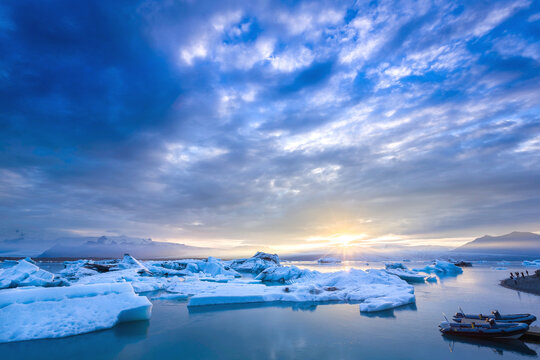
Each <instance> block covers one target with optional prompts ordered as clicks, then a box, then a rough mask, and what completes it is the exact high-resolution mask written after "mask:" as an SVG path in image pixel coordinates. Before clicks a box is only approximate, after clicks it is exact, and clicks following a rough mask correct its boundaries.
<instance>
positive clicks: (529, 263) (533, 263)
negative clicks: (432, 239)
mask: <svg viewBox="0 0 540 360" xmlns="http://www.w3.org/2000/svg"><path fill="white" fill-rule="evenodd" d="M522 264H523V266H536V267H540V260H533V261H527V260H525V261H523V263H522Z"/></svg>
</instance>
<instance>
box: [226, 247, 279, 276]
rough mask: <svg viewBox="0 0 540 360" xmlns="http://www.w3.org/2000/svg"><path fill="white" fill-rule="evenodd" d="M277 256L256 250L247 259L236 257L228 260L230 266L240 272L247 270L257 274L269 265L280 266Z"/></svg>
mask: <svg viewBox="0 0 540 360" xmlns="http://www.w3.org/2000/svg"><path fill="white" fill-rule="evenodd" d="M280 265H281V264H280V262H279V256H277V254H267V253H264V252H261V251H258V252H257V253H256V254H255V255H253V256H252V257H250V258H248V259H237V260H233V261H231V262H230V266H231V268H233V269H234V270H236V271H240V272H249V273H253V274H258V273H260V272H261V271H263V270H264V269H266V268H269V267H271V266H280Z"/></svg>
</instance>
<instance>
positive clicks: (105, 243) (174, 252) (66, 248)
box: [38, 236, 212, 259]
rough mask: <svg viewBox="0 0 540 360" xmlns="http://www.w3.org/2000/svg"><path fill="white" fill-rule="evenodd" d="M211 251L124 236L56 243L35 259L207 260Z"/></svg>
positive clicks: (61, 240) (68, 240) (66, 240)
mask: <svg viewBox="0 0 540 360" xmlns="http://www.w3.org/2000/svg"><path fill="white" fill-rule="evenodd" d="M211 251H212V249H209V248H202V247H195V246H188V245H184V244H176V243H167V242H159V241H153V240H152V239H136V238H128V237H125V236H112V237H107V236H101V237H98V238H95V237H94V238H82V239H81V238H75V239H60V241H59V243H57V244H56V245H54V246H52V247H51V248H49V249H47V250H46V251H45V252H43V253H42V254H41V255H39V256H38V257H39V258H121V257H122V256H123V255H124V254H125V253H129V254H131V255H132V256H134V257H136V258H140V259H166V258H179V257H202V256H207V254H208V253H209V252H211Z"/></svg>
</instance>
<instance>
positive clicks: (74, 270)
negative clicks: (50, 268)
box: [60, 260, 98, 280]
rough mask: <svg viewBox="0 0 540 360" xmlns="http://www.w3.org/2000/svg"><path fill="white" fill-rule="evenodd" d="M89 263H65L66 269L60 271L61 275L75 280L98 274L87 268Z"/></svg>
mask: <svg viewBox="0 0 540 360" xmlns="http://www.w3.org/2000/svg"><path fill="white" fill-rule="evenodd" d="M89 263H90V261H88V260H77V261H64V269H63V270H62V271H60V275H62V276H63V277H65V278H67V279H69V280H75V279H80V278H82V277H85V276H92V275H96V274H98V272H97V271H96V270H92V269H89V268H87V267H86V266H87V264H89Z"/></svg>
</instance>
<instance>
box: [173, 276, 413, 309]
mask: <svg viewBox="0 0 540 360" xmlns="http://www.w3.org/2000/svg"><path fill="white" fill-rule="evenodd" d="M272 273H273V272H272ZM291 273H293V274H298V272H297V271H296V270H291V269H288V270H284V271H283V272H279V274H291ZM283 278H285V277H283ZM167 291H169V292H171V293H177V294H179V295H184V296H189V297H190V298H189V302H188V306H190V307H194V306H206V305H221V304H241V303H260V302H329V301H338V302H355V303H356V302H358V303H360V310H361V311H365V312H372V311H380V310H386V309H390V308H394V307H397V306H401V305H405V304H409V303H412V302H414V301H415V297H414V288H413V287H412V286H411V285H409V284H407V283H406V282H405V281H403V280H401V279H400V278H398V277H396V276H393V275H390V274H388V273H387V272H386V271H384V270H368V271H363V270H359V269H350V270H349V271H338V272H333V273H319V272H316V271H308V272H306V273H305V274H304V275H303V276H300V277H298V278H296V279H295V280H294V281H293V282H292V284H290V285H276V286H266V285H264V284H262V283H261V282H260V281H256V280H255V281H246V280H244V279H235V280H231V281H229V282H228V283H207V282H203V281H200V280H199V279H190V278H186V279H185V281H177V282H175V283H174V285H173V286H171V287H169V288H167Z"/></svg>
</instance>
